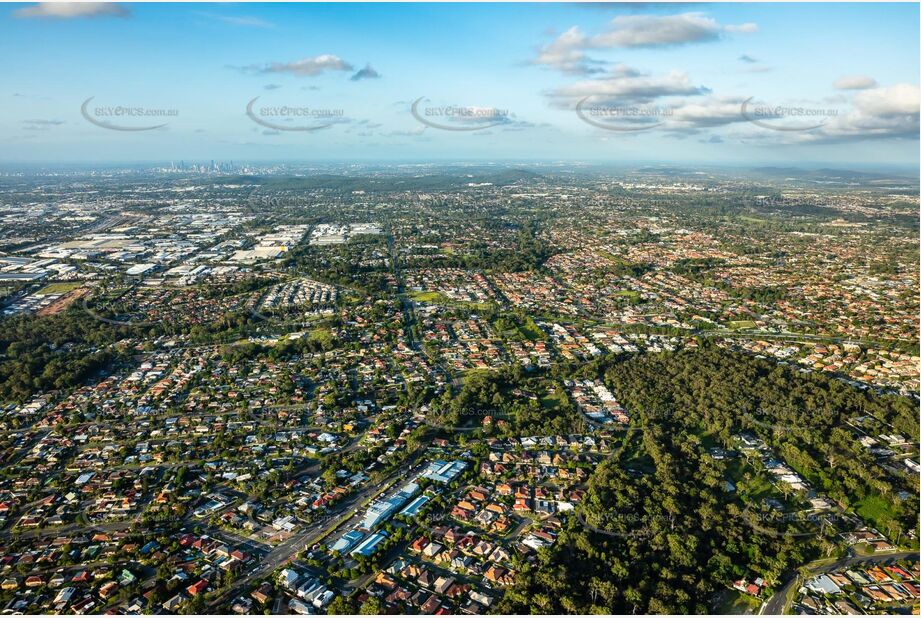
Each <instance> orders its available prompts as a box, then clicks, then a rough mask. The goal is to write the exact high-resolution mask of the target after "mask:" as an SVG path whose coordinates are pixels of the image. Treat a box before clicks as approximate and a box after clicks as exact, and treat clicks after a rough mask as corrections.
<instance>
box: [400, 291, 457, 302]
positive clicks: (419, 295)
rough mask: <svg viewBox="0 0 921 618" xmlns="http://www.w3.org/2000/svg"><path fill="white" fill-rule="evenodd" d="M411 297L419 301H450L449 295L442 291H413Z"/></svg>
mask: <svg viewBox="0 0 921 618" xmlns="http://www.w3.org/2000/svg"><path fill="white" fill-rule="evenodd" d="M409 297H410V298H412V299H413V300H414V301H416V302H419V303H445V302H447V301H448V297H447V296H445V295H444V294H442V293H441V292H413V293H412V294H410V295H409Z"/></svg>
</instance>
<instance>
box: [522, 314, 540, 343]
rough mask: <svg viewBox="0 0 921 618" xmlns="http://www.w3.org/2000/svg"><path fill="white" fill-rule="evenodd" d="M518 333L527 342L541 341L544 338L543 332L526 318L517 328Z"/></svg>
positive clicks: (529, 318)
mask: <svg viewBox="0 0 921 618" xmlns="http://www.w3.org/2000/svg"><path fill="white" fill-rule="evenodd" d="M518 332H520V333H521V335H522V336H523V337H524V338H525V339H527V340H528V341H543V340H544V339H545V338H546V335H545V334H544V331H542V330H541V329H540V327H539V326H538V325H537V324H535V323H534V320H533V319H531V316H528V317H527V318H526V319H525V321H524V322H522V323H521V325H520V326H519V327H518Z"/></svg>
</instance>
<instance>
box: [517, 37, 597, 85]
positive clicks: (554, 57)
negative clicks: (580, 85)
mask: <svg viewBox="0 0 921 618" xmlns="http://www.w3.org/2000/svg"><path fill="white" fill-rule="evenodd" d="M587 46H588V37H586V36H585V35H584V34H583V33H582V32H581V31H580V30H579V27H578V26H573V27H572V28H570V29H569V30H567V31H566V32H564V33H562V34H561V35H559V36H558V37H557V38H556V39H554V40H553V41H551V42H550V43H547V44H546V45H544V46H543V47H541V48H540V49H539V50H538V52H537V57H536V58H534V59H533V60H532V61H531V64H537V65H542V66H546V67H550V68H552V69H556V70H557V71H560V72H562V73H567V74H570V75H587V74H589V73H598V72H601V71H603V70H604V69H603V65H604V64H605V63H604V62H602V61H599V60H592V59H591V58H589V57H588V56H586V55H585V52H584V51H582V49H583V48H585V47H587Z"/></svg>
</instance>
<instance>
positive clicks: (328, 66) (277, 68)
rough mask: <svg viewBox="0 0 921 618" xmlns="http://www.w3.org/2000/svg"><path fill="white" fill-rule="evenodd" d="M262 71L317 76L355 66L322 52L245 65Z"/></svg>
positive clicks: (347, 69) (250, 68)
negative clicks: (299, 57) (305, 56)
mask: <svg viewBox="0 0 921 618" xmlns="http://www.w3.org/2000/svg"><path fill="white" fill-rule="evenodd" d="M245 68H246V69H247V70H256V71H259V72H260V73H290V74H291V75H295V76H297V77H315V76H317V75H320V74H321V73H323V72H324V71H352V70H354V67H353V66H352V65H351V64H349V63H348V62H346V61H345V60H343V59H342V58H340V57H339V56H334V55H332V54H321V55H319V56H313V57H311V58H301V59H300V60H295V61H293V62H273V63H271V64H269V65H266V66H262V67H253V66H251V67H245Z"/></svg>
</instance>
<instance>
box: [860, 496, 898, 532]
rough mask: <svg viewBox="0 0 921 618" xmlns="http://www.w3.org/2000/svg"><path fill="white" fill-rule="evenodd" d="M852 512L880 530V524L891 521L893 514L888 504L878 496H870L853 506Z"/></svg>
mask: <svg viewBox="0 0 921 618" xmlns="http://www.w3.org/2000/svg"><path fill="white" fill-rule="evenodd" d="M854 510H855V511H857V514H858V515H860V516H861V517H862V518H863V519H865V520H869V521H870V522H871V523H872V524H873V525H874V526H875V527H877V528H878V529H880V530H882V528H880V522H882V521H884V520H887V519H892V518H893V513H892V508H891V506H890V504H889V503H888V502H887V501H886V500H885V498H883V497H882V496H878V495H870V496H867V497H866V498H864V499H863V500H861V501H860V502H858V503H856V504H855V505H854Z"/></svg>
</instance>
